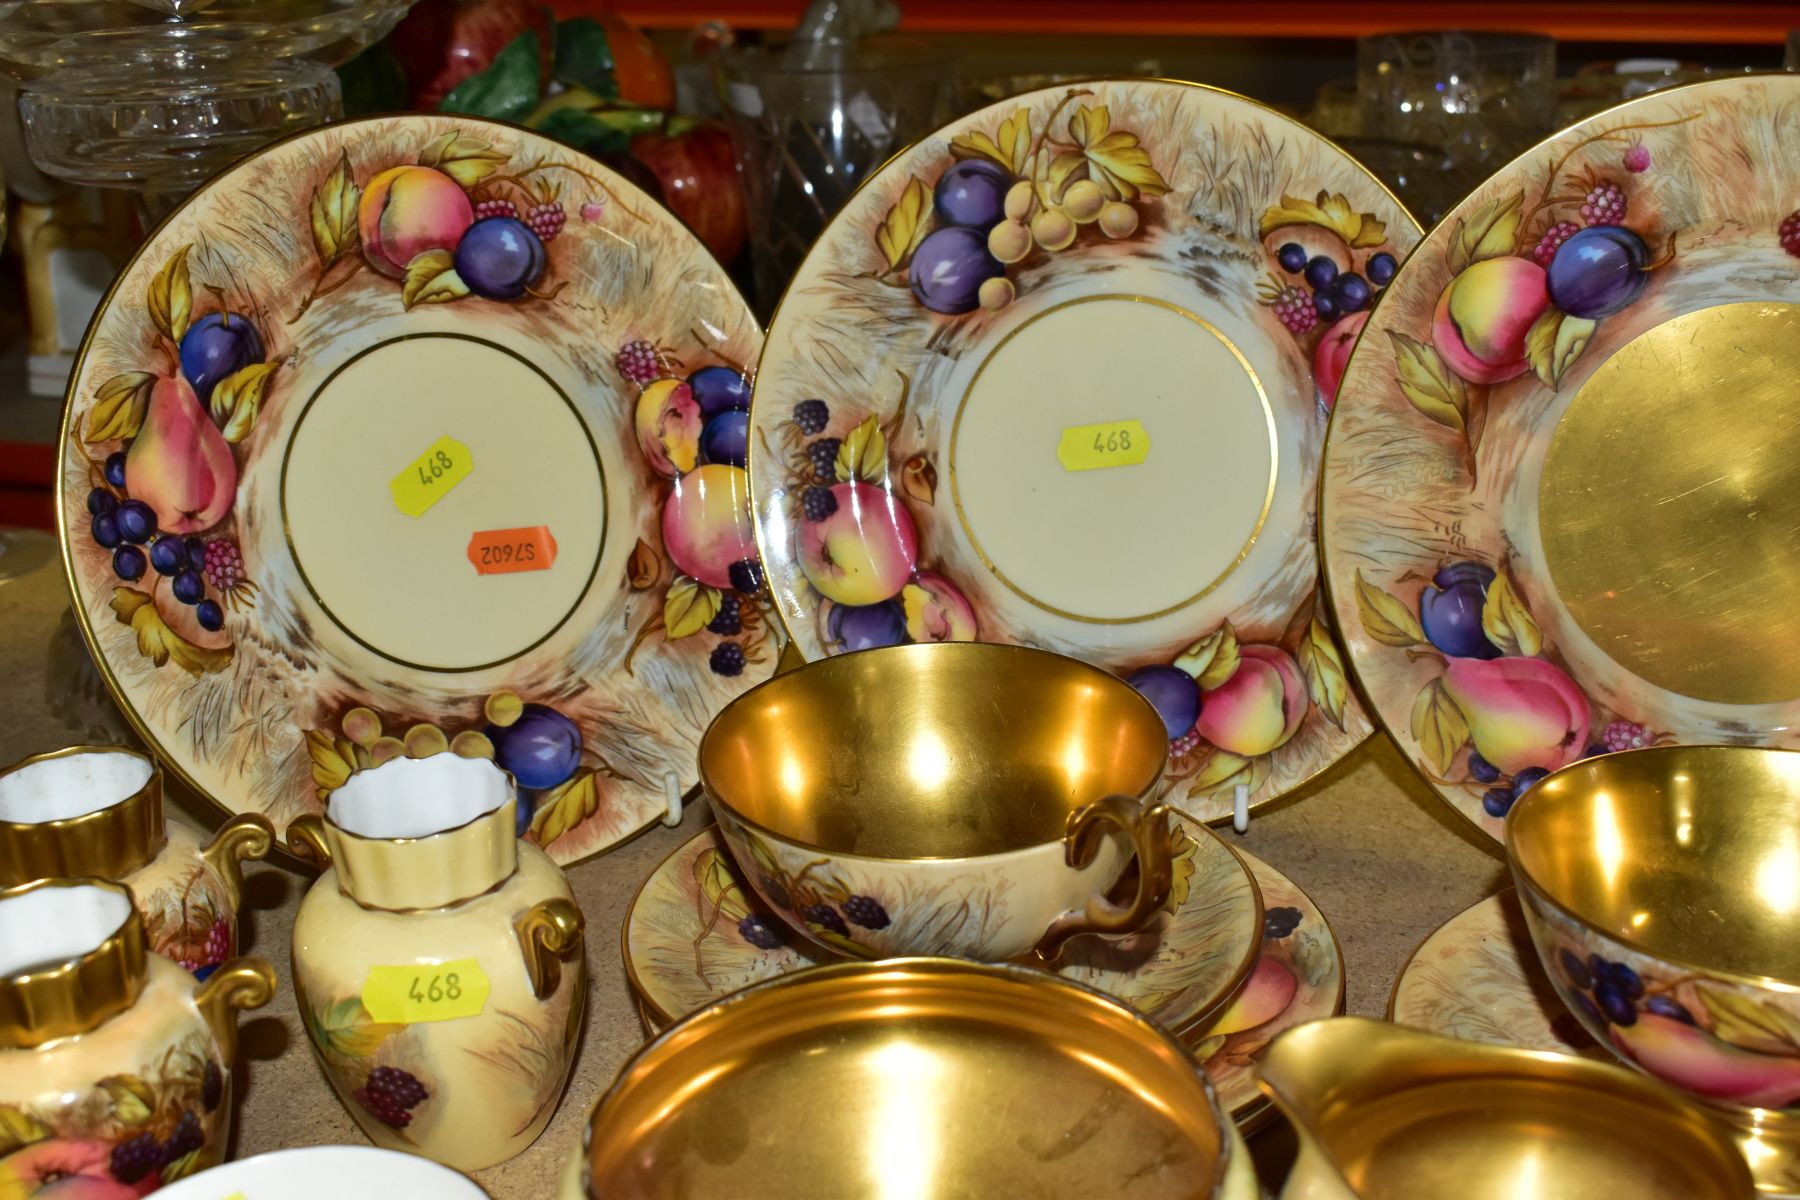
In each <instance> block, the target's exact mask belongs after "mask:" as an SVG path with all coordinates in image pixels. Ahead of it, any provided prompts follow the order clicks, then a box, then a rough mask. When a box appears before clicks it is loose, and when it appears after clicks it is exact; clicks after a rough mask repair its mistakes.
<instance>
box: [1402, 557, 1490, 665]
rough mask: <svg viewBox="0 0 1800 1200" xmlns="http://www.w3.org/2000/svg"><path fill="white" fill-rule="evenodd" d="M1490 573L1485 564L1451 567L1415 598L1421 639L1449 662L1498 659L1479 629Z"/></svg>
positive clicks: (1462, 564)
mask: <svg viewBox="0 0 1800 1200" xmlns="http://www.w3.org/2000/svg"><path fill="white" fill-rule="evenodd" d="M1493 582H1494V569H1493V568H1492V567H1490V566H1488V565H1487V564H1485V563H1477V562H1460V563H1452V564H1451V565H1450V566H1447V567H1445V568H1444V569H1443V570H1441V571H1439V572H1438V573H1437V575H1436V576H1435V577H1434V578H1433V579H1432V581H1431V583H1430V584H1429V585H1427V586H1426V588H1425V590H1424V591H1423V592H1421V593H1420V594H1419V625H1420V627H1421V628H1423V629H1424V630H1425V638H1426V640H1427V641H1429V642H1430V643H1431V644H1432V645H1433V646H1436V647H1437V648H1438V649H1439V650H1442V651H1443V652H1444V653H1445V654H1448V655H1449V656H1450V657H1451V658H1498V657H1500V648H1499V647H1498V646H1495V645H1494V644H1493V643H1492V642H1490V641H1488V639H1487V634H1486V633H1484V632H1483V631H1482V628H1481V610H1482V606H1483V605H1485V604H1486V603H1487V592H1488V585H1489V584H1491V583H1493Z"/></svg>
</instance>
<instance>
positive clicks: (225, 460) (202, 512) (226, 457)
mask: <svg viewBox="0 0 1800 1200" xmlns="http://www.w3.org/2000/svg"><path fill="white" fill-rule="evenodd" d="M125 490H126V491H127V492H130V493H131V495H132V497H133V498H134V499H137V500H142V501H143V502H144V503H146V504H148V505H149V506H150V507H151V508H153V509H155V510H156V527H157V528H158V529H160V530H162V531H163V532H164V533H199V532H200V531H201V530H203V529H211V528H212V527H213V526H214V525H217V524H218V523H219V520H220V518H222V517H224V515H225V514H226V512H227V511H229V510H230V508H231V502H232V499H233V498H234V497H235V496H236V495H237V460H236V459H234V458H233V457H232V456H231V444H230V443H229V442H227V441H226V440H225V435H224V434H222V433H220V432H219V427H218V426H216V425H214V424H213V423H212V418H211V417H209V416H208V415H207V413H206V409H205V408H203V407H201V404H200V398H199V397H198V396H196V395H195V394H194V389H193V388H192V387H190V386H188V382H187V380H185V379H183V378H181V376H179V375H171V376H169V377H167V378H164V379H159V380H157V382H156V386H155V388H153V389H152V390H151V392H150V408H149V411H148V412H147V413H146V414H145V415H144V425H143V428H142V429H140V430H138V435H137V437H136V438H135V439H134V440H133V441H132V443H131V449H130V450H129V451H127V452H126V454H125Z"/></svg>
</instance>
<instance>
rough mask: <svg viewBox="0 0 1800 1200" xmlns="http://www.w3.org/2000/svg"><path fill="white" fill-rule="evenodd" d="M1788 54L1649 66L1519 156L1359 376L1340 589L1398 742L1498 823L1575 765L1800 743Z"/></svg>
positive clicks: (1333, 461) (1339, 413) (1450, 241)
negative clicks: (1635, 87) (1779, 68)
mask: <svg viewBox="0 0 1800 1200" xmlns="http://www.w3.org/2000/svg"><path fill="white" fill-rule="evenodd" d="M1797 136H1800V77H1796V76H1791V75H1780V76H1762V77H1757V76H1750V77H1742V78H1736V79H1731V80H1721V81H1718V82H1709V83H1700V84H1695V85H1693V86H1691V87H1683V88H1675V89H1670V90H1668V91H1662V92H1657V93H1656V94H1655V95H1652V96H1646V97H1644V98H1642V99H1639V100H1635V101H1632V102H1631V103H1629V104H1625V105H1623V106H1621V107H1618V108H1615V109H1612V110H1610V111H1608V112H1605V113H1602V114H1600V115H1599V116H1596V117H1594V118H1592V119H1590V120H1587V121H1583V122H1582V123H1581V124H1579V125H1576V126H1574V127H1573V128H1571V129H1569V130H1566V131H1565V132H1563V133H1561V134H1558V135H1557V136H1556V137H1554V138H1552V139H1550V140H1549V141H1547V142H1545V143H1544V144H1542V145H1541V146H1539V147H1537V148H1536V149H1534V150H1532V151H1530V152H1529V153H1527V154H1525V155H1524V156H1522V157H1521V158H1519V159H1517V160H1516V161H1514V162H1513V163H1512V164H1510V165H1509V166H1507V167H1506V168H1504V169H1502V170H1501V171H1500V172H1499V173H1498V174H1496V175H1495V176H1494V177H1493V178H1491V179H1489V180H1488V181H1487V182H1486V183H1484V184H1483V185H1482V186H1481V187H1480V188H1479V189H1478V190H1477V191H1476V192H1475V193H1474V194H1473V195H1472V196H1470V197H1469V198H1468V199H1467V200H1465V201H1464V202H1463V203H1462V204H1461V205H1459V206H1458V207H1457V209H1456V210H1455V211H1454V212H1453V213H1452V214H1451V215H1450V216H1449V218H1447V219H1446V220H1445V221H1444V222H1443V223H1442V224H1441V225H1439V226H1438V228H1437V229H1436V230H1435V231H1434V232H1433V233H1432V234H1431V236H1430V237H1428V238H1427V239H1426V240H1425V241H1424V242H1423V243H1421V244H1420V246H1419V248H1418V249H1417V250H1416V251H1415V252H1414V253H1413V255H1412V257H1411V258H1410V259H1408V260H1407V262H1406V265H1405V266H1403V267H1402V268H1401V270H1400V273H1399V275H1398V276H1397V277H1396V278H1395V279H1394V282H1393V283H1392V284H1391V285H1390V286H1389V288H1388V295H1387V298H1386V299H1385V300H1384V301H1383V302H1382V304H1381V306H1380V307H1379V308H1378V309H1376V310H1375V312H1374V314H1373V315H1372V316H1371V317H1370V318H1369V322H1368V325H1367V328H1366V329H1365V330H1364V332H1363V337H1362V340H1361V342H1360V343H1359V344H1358V347H1357V351H1356V354H1355V356H1354V357H1353V358H1352V359H1351V362H1350V367H1349V370H1348V372H1347V373H1346V375H1345V377H1344V381H1343V386H1342V388H1341V390H1340V394H1339V397H1338V404H1337V409H1336V411H1335V413H1334V414H1333V417H1332V423H1331V435H1330V438H1329V441H1328V442H1327V445H1326V452H1325V465H1324V476H1323V481H1322V484H1321V491H1322V496H1321V499H1322V506H1321V507H1322V521H1323V525H1322V528H1323V531H1324V532H1323V545H1324V558H1325V576H1326V586H1327V592H1328V594H1329V596H1330V598H1331V601H1332V603H1333V604H1334V605H1335V612H1336V617H1337V622H1338V629H1339V630H1340V632H1341V633H1342V635H1343V637H1344V640H1345V643H1346V646H1347V648H1348V650H1349V654H1350V659H1351V665H1352V668H1353V669H1354V670H1355V672H1356V674H1357V675H1358V677H1359V679H1360V681H1361V683H1362V685H1363V690H1364V692H1365V693H1366V695H1367V697H1368V699H1369V701H1370V703H1371V704H1372V706H1373V709H1374V713H1375V715H1376V716H1377V717H1378V718H1379V720H1380V721H1381V722H1382V724H1383V725H1385V726H1386V727H1387V729H1388V731H1389V732H1390V733H1392V734H1393V736H1394V740H1395V741H1396V742H1397V743H1398V744H1399V745H1400V747H1401V749H1402V750H1403V751H1404V752H1405V753H1406V754H1408V755H1409V756H1410V757H1411V759H1412V761H1413V763H1414V764H1415V765H1416V766H1417V767H1418V769H1419V770H1420V771H1421V772H1422V773H1423V774H1424V775H1425V776H1426V777H1427V778H1428V779H1429V780H1430V781H1431V782H1432V783H1433V784H1434V785H1436V787H1437V789H1438V791H1439V793H1440V794H1441V795H1442V796H1443V797H1444V798H1445V799H1446V800H1448V801H1449V802H1450V803H1451V804H1452V805H1454V806H1455V807H1456V809H1457V810H1458V811H1459V812H1461V813H1462V814H1463V815H1464V816H1466V817H1468V818H1469V819H1470V820H1472V821H1474V822H1475V823H1476V824H1477V825H1478V826H1479V827H1480V828H1481V829H1482V830H1483V831H1484V832H1485V833H1487V834H1488V835H1489V836H1491V837H1493V838H1495V839H1496V840H1498V839H1499V838H1501V837H1502V835H1503V832H1504V828H1505V816H1506V813H1507V811H1508V810H1509V809H1510V807H1511V806H1512V803H1513V801H1514V800H1515V799H1516V798H1517V797H1518V796H1519V795H1521V794H1523V792H1524V791H1525V789H1527V788H1529V787H1530V786H1532V785H1533V784H1534V783H1535V782H1536V781H1537V780H1539V779H1541V778H1543V776H1544V775H1545V774H1546V773H1548V772H1550V771H1554V770H1556V769H1557V768H1559V767H1562V766H1566V765H1567V764H1569V763H1571V762H1574V761H1576V760H1577V759H1581V758H1585V757H1588V756H1590V755H1594V754H1601V753H1606V752H1609V751H1618V750H1626V749H1631V748H1635V747H1640V746H1647V745H1652V744H1655V743H1659V742H1670V741H1674V742H1685V743H1709V744H1710V743H1720V742H1724V743H1738V744H1753V745H1779V746H1794V745H1800V609H1797V608H1796V607H1795V606H1794V604H1793V603H1792V601H1791V599H1790V596H1791V595H1792V591H1793V588H1794V587H1795V586H1796V585H1797V584H1800V402H1797V401H1796V400H1795V395H1796V390H1795V384H1796V370H1795V366H1796V361H1797V360H1796V359H1795V357H1794V352H1793V349H1794V346H1795V345H1796V343H1797V341H1800V211H1796V207H1795V206H1796V205H1800V159H1797V158H1796V157H1795V156H1794V155H1793V154H1791V153H1788V152H1787V150H1786V149H1783V148H1784V147H1788V146H1791V145H1792V144H1793V139H1794V138H1795V137H1797Z"/></svg>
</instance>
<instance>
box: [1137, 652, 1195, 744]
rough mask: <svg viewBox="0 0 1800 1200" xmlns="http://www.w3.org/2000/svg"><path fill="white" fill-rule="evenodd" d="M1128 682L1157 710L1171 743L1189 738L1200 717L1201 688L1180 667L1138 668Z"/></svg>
mask: <svg viewBox="0 0 1800 1200" xmlns="http://www.w3.org/2000/svg"><path fill="white" fill-rule="evenodd" d="M1125 682H1126V683H1129V684H1130V685H1131V686H1132V687H1134V688H1136V689H1137V690H1138V691H1139V692H1140V693H1141V694H1142V695H1143V697H1144V699H1146V700H1148V701H1149V702H1150V705H1151V707H1152V708H1154V709H1156V715H1157V716H1159V717H1161V718H1162V719H1163V727H1164V728H1165V729H1167V730H1168V732H1169V740H1170V741H1171V742H1172V741H1174V740H1175V739H1176V738H1180V737H1185V736H1187V733H1188V731H1189V730H1191V729H1193V727H1194V722H1195V721H1196V720H1198V719H1199V717H1200V685H1199V684H1197V683H1195V682H1194V677H1193V676H1192V675H1189V674H1188V673H1187V672H1186V671H1183V670H1182V669H1181V668H1180V667H1160V666H1159V667H1139V668H1138V669H1137V670H1135V671H1133V672H1132V673H1131V674H1129V675H1127V676H1126V677H1125Z"/></svg>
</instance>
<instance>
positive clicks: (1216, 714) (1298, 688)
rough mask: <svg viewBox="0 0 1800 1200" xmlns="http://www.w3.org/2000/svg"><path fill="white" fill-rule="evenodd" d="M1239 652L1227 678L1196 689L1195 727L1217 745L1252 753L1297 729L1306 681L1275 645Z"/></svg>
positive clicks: (1282, 740)
mask: <svg viewBox="0 0 1800 1200" xmlns="http://www.w3.org/2000/svg"><path fill="white" fill-rule="evenodd" d="M1238 656H1239V661H1238V669H1237V670H1236V671H1234V672H1232V675H1231V678H1230V679H1227V680H1226V681H1225V682H1224V683H1222V684H1220V685H1219V686H1218V687H1216V688H1213V689H1212V690H1211V691H1202V692H1201V693H1200V719H1199V720H1198V721H1196V722H1195V723H1194V728H1195V730H1196V731H1198V733H1199V734H1200V736H1201V737H1203V738H1205V739H1206V740H1207V741H1209V742H1211V743H1212V744H1213V745H1215V746H1217V747H1218V748H1219V749H1221V750H1225V751H1228V752H1230V753H1232V754H1236V755H1240V756H1242V757H1244V758H1255V757H1256V756H1257V755H1259V754H1267V753H1268V752H1269V751H1271V750H1274V749H1276V748H1277V747H1280V746H1283V745H1286V744H1287V742H1288V739H1290V738H1292V737H1293V736H1294V734H1296V733H1298V732H1299V731H1300V725H1301V722H1303V721H1305V720H1306V708H1307V704H1308V703H1309V701H1308V699H1307V693H1306V680H1305V678H1304V677H1303V676H1302V675H1301V674H1300V667H1299V666H1298V664H1296V663H1295V662H1294V660H1293V659H1292V658H1291V657H1290V656H1289V655H1288V653H1287V651H1285V650H1282V649H1280V648H1279V647H1276V646H1240V647H1239V648H1238Z"/></svg>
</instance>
